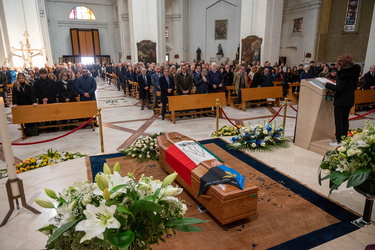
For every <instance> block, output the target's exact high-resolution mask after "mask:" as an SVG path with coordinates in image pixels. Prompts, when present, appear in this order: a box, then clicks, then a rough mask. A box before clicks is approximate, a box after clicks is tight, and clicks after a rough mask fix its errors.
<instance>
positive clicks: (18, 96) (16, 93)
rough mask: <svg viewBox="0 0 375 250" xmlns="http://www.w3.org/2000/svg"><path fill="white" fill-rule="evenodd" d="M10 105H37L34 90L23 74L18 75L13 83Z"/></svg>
mask: <svg viewBox="0 0 375 250" xmlns="http://www.w3.org/2000/svg"><path fill="white" fill-rule="evenodd" d="M12 103H13V107H17V106H20V105H34V106H37V105H38V103H37V101H36V94H35V89H34V87H33V86H32V85H31V84H30V82H29V81H28V80H27V79H26V75H25V74H23V73H19V74H18V75H17V78H16V80H15V81H14V83H13V90H12Z"/></svg>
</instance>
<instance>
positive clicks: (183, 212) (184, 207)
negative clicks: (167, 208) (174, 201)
mask: <svg viewBox="0 0 375 250" xmlns="http://www.w3.org/2000/svg"><path fill="white" fill-rule="evenodd" d="M187 209H188V208H187V206H186V205H185V204H183V203H182V208H181V213H180V216H184V215H185V213H186V211H187Z"/></svg>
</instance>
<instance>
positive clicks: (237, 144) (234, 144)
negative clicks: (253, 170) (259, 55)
mask: <svg viewBox="0 0 375 250" xmlns="http://www.w3.org/2000/svg"><path fill="white" fill-rule="evenodd" d="M233 146H235V147H238V146H241V143H239V142H235V143H233Z"/></svg>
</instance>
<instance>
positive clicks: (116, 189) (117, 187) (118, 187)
mask: <svg viewBox="0 0 375 250" xmlns="http://www.w3.org/2000/svg"><path fill="white" fill-rule="evenodd" d="M127 186H129V185H128V184H122V185H118V186H116V187H113V188H112V189H111V191H109V193H110V194H114V193H116V192H117V191H119V190H120V189H122V188H124V187H127Z"/></svg>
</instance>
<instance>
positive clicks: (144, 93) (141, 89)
mask: <svg viewBox="0 0 375 250" xmlns="http://www.w3.org/2000/svg"><path fill="white" fill-rule="evenodd" d="M146 79H147V82H145V80H144V79H143V75H142V74H140V75H139V76H138V84H139V99H146V98H148V97H149V96H150V86H151V77H150V76H149V75H147V74H146ZM146 87H148V90H145V88H146Z"/></svg>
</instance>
